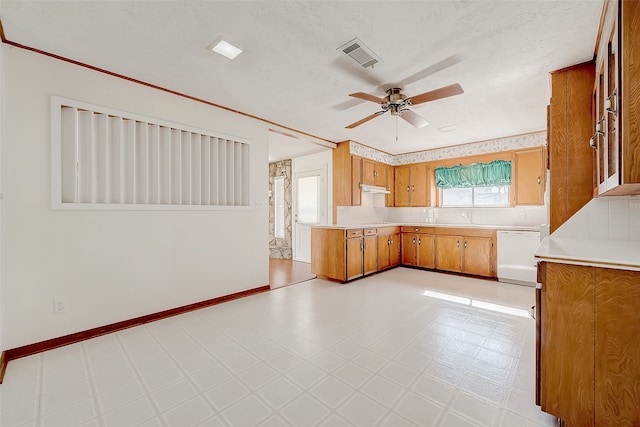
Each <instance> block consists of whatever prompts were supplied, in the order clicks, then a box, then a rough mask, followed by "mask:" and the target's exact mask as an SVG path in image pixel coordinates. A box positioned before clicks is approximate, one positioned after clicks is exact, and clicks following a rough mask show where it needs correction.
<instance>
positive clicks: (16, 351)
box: [0, 285, 270, 384]
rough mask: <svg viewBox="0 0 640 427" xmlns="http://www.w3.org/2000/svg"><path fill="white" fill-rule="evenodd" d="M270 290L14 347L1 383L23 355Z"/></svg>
mask: <svg viewBox="0 0 640 427" xmlns="http://www.w3.org/2000/svg"><path fill="white" fill-rule="evenodd" d="M269 290H270V287H269V285H265V286H260V287H258V288H253V289H247V290H246V291H241V292H236V293H233V294H229V295H224V296H221V297H217V298H212V299H209V300H205V301H200V302H196V303H193V304H187V305H183V306H181V307H176V308H171V309H169V310H164V311H159V312H157V313H152V314H147V315H145V316H140V317H136V318H133V319H129V320H123V321H121V322H116V323H112V324H110V325H105V326H99V327H97V328H93V329H88V330H86V331H81V332H76V333H73V334H69V335H65V336H62V337H57V338H51V339H49V340H45V341H40V342H37V343H33V344H27V345H24V346H21V347H16V348H12V349H9V350H5V351H3V352H2V355H1V356H0V384H2V381H3V380H4V374H5V371H6V369H7V364H8V363H9V362H10V361H12V360H16V359H20V358H21V357H26V356H31V355H32V354H37V353H42V352H43V351H47V350H53V349H54V348H58V347H63V346H65V345H69V344H75V343H77V342H80V341H85V340H88V339H91V338H96V337H99V336H101V335H106V334H110V333H112V332H118V331H122V330H124V329H129V328H132V327H134V326H140V325H143V324H145V323H150V322H155V321H156V320H161V319H166V318H168V317H172V316H177V315H178V314H183V313H187V312H190V311H194V310H199V309H201V308H206V307H210V306H213V305H218V304H222V303H223V302H228V301H233V300H236V299H239V298H244V297H248V296H250V295H255V294H259V293H262V292H267V291H269Z"/></svg>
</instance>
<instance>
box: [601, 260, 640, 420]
mask: <svg viewBox="0 0 640 427" xmlns="http://www.w3.org/2000/svg"><path fill="white" fill-rule="evenodd" d="M639 285H640V272H636V271H623V270H611V269H605V268H598V269H596V307H595V310H596V311H595V328H596V337H595V340H596V342H595V346H596V347H595V354H596V361H595V363H596V370H595V381H596V383H595V387H596V388H595V402H596V407H595V412H596V414H595V417H596V425H597V426H623V425H624V426H638V425H640V411H639V410H638V408H640V364H639V363H638V358H639V357H640V340H638V337H639V336H640V322H638V307H640V286H639Z"/></svg>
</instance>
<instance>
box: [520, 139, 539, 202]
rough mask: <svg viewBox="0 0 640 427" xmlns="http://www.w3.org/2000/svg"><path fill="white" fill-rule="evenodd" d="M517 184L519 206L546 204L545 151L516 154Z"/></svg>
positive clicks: (527, 151) (526, 151)
mask: <svg viewBox="0 0 640 427" xmlns="http://www.w3.org/2000/svg"><path fill="white" fill-rule="evenodd" d="M514 157H515V171H516V172H515V184H516V204H517V205H542V204H544V186H545V175H546V162H545V149H544V148H542V147H541V148H536V149H532V150H524V151H516V152H515V156H514Z"/></svg>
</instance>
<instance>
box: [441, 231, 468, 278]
mask: <svg viewBox="0 0 640 427" xmlns="http://www.w3.org/2000/svg"><path fill="white" fill-rule="evenodd" d="M462 244H463V241H462V237H460V236H447V235H441V236H436V268H437V269H438V270H445V271H457V272H460V271H462V261H461V253H462V251H461V247H462Z"/></svg>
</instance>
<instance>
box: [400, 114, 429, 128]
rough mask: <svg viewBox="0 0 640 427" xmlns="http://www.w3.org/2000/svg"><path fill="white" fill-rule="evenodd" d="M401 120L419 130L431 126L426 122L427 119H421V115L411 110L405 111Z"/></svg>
mask: <svg viewBox="0 0 640 427" xmlns="http://www.w3.org/2000/svg"><path fill="white" fill-rule="evenodd" d="M400 118H401V119H403V120H405V121H406V122H408V123H409V124H411V125H412V126H413V127H415V128H418V129H420V128H423V127H425V126H426V125H428V124H429V122H428V121H426V120H425V119H423V118H422V117H420V116H419V115H417V114H416V113H414V112H413V111H411V110H403V111H402V115H401V116H400Z"/></svg>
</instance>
